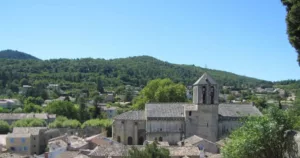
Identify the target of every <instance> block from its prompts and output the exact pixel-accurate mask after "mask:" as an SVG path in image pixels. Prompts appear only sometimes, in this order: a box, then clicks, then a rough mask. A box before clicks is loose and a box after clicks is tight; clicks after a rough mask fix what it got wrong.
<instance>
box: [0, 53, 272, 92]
mask: <svg viewBox="0 0 300 158" xmlns="http://www.w3.org/2000/svg"><path fill="white" fill-rule="evenodd" d="M2 60H3V59H2ZM4 60H8V61H7V63H5V62H0V66H1V67H0V72H1V71H3V72H4V71H6V70H11V71H19V72H20V73H21V75H20V74H19V75H20V76H23V75H25V76H29V77H30V78H31V79H32V80H34V79H35V78H37V77H36V76H38V77H39V78H40V77H41V76H43V77H44V78H45V79H49V80H51V82H63V81H72V82H73V81H75V79H74V78H78V73H80V74H82V75H81V77H79V79H76V82H79V81H80V82H82V81H84V82H96V80H95V78H97V77H96V76H98V77H99V76H100V77H101V78H102V80H104V83H105V84H106V85H110V86H117V85H120V84H130V85H135V86H141V85H146V84H147V82H148V81H150V80H152V79H156V78H170V79H172V80H173V81H175V82H181V83H184V84H185V85H192V84H193V83H194V82H195V81H196V80H197V79H198V78H199V77H200V76H201V75H202V74H203V73H204V72H207V73H209V74H210V75H211V76H212V77H213V78H214V79H216V81H217V82H218V83H219V84H220V85H228V86H232V85H234V86H236V87H243V86H246V87H254V86H260V85H269V86H271V85H272V82H271V81H266V80H262V79H256V78H253V77H248V76H243V75H238V74H235V73H232V72H227V71H222V70H214V69H206V68H202V67H199V66H195V65H186V64H173V63H170V62H167V61H162V60H160V59H157V58H155V57H152V56H148V55H142V56H131V57H127V58H115V59H100V58H98V59H94V58H80V59H48V60H14V62H9V60H10V59H4ZM66 75H67V76H69V77H65V76H66ZM59 76H60V77H59ZM82 76H83V77H82ZM0 77H1V76H0ZM30 78H29V79H30ZM61 78H64V79H63V80H60V79H61ZM20 79H21V78H20Z"/></svg>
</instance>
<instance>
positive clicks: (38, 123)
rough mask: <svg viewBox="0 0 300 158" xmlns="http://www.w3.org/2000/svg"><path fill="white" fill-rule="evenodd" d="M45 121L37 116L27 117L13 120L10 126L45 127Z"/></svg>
mask: <svg viewBox="0 0 300 158" xmlns="http://www.w3.org/2000/svg"><path fill="white" fill-rule="evenodd" d="M45 126H46V121H45V120H42V119H38V118H27V119H22V120H18V121H15V122H13V124H12V127H45Z"/></svg>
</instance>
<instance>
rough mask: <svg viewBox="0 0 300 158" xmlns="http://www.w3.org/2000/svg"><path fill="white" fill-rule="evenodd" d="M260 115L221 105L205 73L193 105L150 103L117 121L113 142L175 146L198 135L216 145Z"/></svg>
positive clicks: (254, 110)
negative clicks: (243, 124)
mask: <svg viewBox="0 0 300 158" xmlns="http://www.w3.org/2000/svg"><path fill="white" fill-rule="evenodd" d="M261 115H262V113H261V112H260V111H259V110H258V109H257V108H256V106H254V105H253V104H219V87H218V84H217V82H216V81H215V80H214V79H213V78H212V77H211V76H209V75H208V74H207V73H204V74H203V75H202V76H201V77H200V78H199V79H198V80H197V81H196V82H195V83H194V85H193V103H147V104H146V105H145V110H139V111H128V112H125V113H122V114H120V115H117V116H116V117H114V122H113V125H112V133H113V140H115V141H117V142H120V143H122V144H125V145H142V144H143V143H144V141H145V140H147V141H154V140H158V141H161V142H162V141H167V142H168V143H169V144H170V145H173V144H174V145H175V144H177V143H178V142H179V141H182V140H184V139H185V138H189V137H192V136H194V135H196V136H198V137H200V138H203V139H205V140H208V141H210V142H213V143H215V142H217V141H218V140H219V139H220V138H222V137H224V136H226V135H227V134H229V133H230V131H231V130H234V129H235V128H238V127H240V126H241V124H240V122H239V119H241V118H244V117H247V116H261ZM206 148H207V147H206Z"/></svg>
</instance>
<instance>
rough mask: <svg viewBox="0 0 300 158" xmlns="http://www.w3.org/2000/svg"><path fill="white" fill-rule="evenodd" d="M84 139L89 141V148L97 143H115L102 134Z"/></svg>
mask: <svg viewBox="0 0 300 158" xmlns="http://www.w3.org/2000/svg"><path fill="white" fill-rule="evenodd" d="M85 141H87V142H88V143H89V149H94V148H95V147H97V146H99V145H110V144H113V143H117V142H115V141H113V140H111V139H109V138H107V137H105V136H104V135H103V134H98V135H94V136H91V137H88V138H85Z"/></svg>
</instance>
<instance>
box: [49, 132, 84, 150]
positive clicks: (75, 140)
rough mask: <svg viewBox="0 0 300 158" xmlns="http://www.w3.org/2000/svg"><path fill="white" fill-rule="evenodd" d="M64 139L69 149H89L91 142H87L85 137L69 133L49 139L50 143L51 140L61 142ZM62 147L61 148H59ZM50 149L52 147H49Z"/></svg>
mask: <svg viewBox="0 0 300 158" xmlns="http://www.w3.org/2000/svg"><path fill="white" fill-rule="evenodd" d="M60 141H64V142H65V143H66V144H67V145H68V146H67V150H68V151H79V150H81V149H88V148H89V144H88V142H86V141H85V140H84V139H83V138H80V137H78V136H75V135H71V136H68V135H67V134H64V135H62V136H59V137H56V138H53V139H50V140H49V143H51V142H60ZM58 149H60V148H58ZM49 150H50V148H49Z"/></svg>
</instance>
